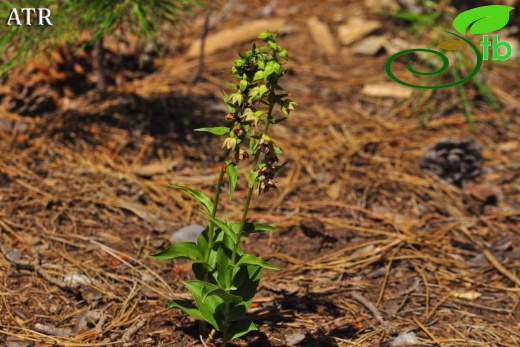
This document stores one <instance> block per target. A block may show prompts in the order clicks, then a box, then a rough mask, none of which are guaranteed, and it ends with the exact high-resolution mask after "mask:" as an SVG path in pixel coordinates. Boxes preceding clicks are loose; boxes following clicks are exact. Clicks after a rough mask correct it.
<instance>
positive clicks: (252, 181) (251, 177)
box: [247, 170, 258, 188]
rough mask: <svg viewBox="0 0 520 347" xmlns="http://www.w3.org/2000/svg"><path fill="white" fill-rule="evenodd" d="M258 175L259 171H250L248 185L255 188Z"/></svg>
mask: <svg viewBox="0 0 520 347" xmlns="http://www.w3.org/2000/svg"><path fill="white" fill-rule="evenodd" d="M257 176H258V171H253V170H251V171H249V178H248V180H247V187H248V188H253V186H254V185H255V182H256V177H257Z"/></svg>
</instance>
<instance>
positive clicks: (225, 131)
mask: <svg viewBox="0 0 520 347" xmlns="http://www.w3.org/2000/svg"><path fill="white" fill-rule="evenodd" d="M195 131H205V132H207V133H212V134H214V135H225V134H229V131H230V130H229V128H228V127H212V128H199V129H195Z"/></svg>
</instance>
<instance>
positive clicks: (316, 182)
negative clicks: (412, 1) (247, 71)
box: [0, 5, 520, 347]
mask: <svg viewBox="0 0 520 347" xmlns="http://www.w3.org/2000/svg"><path fill="white" fill-rule="evenodd" d="M306 6H307V7H305V8H308V7H309V6H308V5H306ZM309 8H311V7H309ZM309 11H310V10H309ZM299 24H300V23H299V22H296V23H295V25H296V26H297V30H296V31H295V32H294V33H292V34H290V36H288V37H287V38H286V39H285V41H286V43H285V42H283V44H284V46H287V48H288V49H289V52H291V54H292V57H294V59H293V60H292V62H291V65H290V66H291V69H292V70H293V71H292V75H291V76H289V78H288V81H287V82H286V83H285V84H284V87H285V88H286V89H287V90H289V91H292V92H293V96H294V99H295V100H297V101H298V102H299V107H298V110H297V112H295V113H294V116H293V117H292V118H291V119H290V120H289V121H288V122H287V123H284V124H283V125H280V126H277V127H274V132H273V138H274V139H275V141H276V142H277V144H278V145H280V146H281V147H282V148H283V149H284V151H285V153H286V158H287V159H288V160H289V165H288V166H287V169H286V170H285V173H284V175H283V177H280V179H279V184H278V185H279V187H280V188H279V190H278V191H276V192H272V193H269V194H267V195H265V196H262V197H260V198H259V199H258V200H256V201H255V202H254V204H253V206H252V207H253V210H252V212H251V214H250V217H251V218H252V219H257V220H262V221H266V222H269V223H272V224H273V225H275V226H277V227H278V228H279V229H280V232H278V233H274V234H269V235H265V236H258V237H251V238H250V239H248V240H247V241H248V242H247V243H246V247H251V248H253V250H256V252H257V253H260V254H261V255H262V256H264V257H269V258H271V259H272V261H274V262H278V263H279V264H281V265H283V266H284V270H283V271H281V272H277V273H273V272H270V273H268V275H267V277H266V278H265V280H264V281H263V283H262V289H261V291H260V292H259V296H258V300H257V301H258V308H257V309H256V311H255V313H254V314H255V317H256V318H255V319H256V320H257V322H258V324H259V325H260V330H261V331H262V332H263V333H264V337H263V339H264V340H265V341H269V344H267V342H265V345H275V346H282V345H285V344H284V343H285V342H284V341H285V339H286V338H287V334H289V333H291V332H295V331H296V332H303V333H304V334H307V335H306V339H305V340H304V342H303V343H302V345H303V346H314V345H319V346H322V345H332V346H387V345H391V341H392V339H393V338H394V337H395V336H396V334H400V333H403V332H407V331H414V332H415V333H416V334H417V336H418V337H419V341H420V343H419V344H416V345H420V346H431V345H436V346H444V347H455V346H464V347H467V346H472V347H473V346H518V345H519V343H520V333H519V332H518V331H520V322H519V302H520V279H519V274H518V271H517V269H518V267H519V264H520V253H519V252H520V238H519V235H520V228H519V221H520V187H519V185H518V179H519V177H520V167H519V166H518V163H519V162H520V151H518V150H517V149H518V148H519V147H516V150H510V148H513V147H514V145H515V144H516V145H517V146H518V145H519V144H520V135H519V134H520V124H519V123H518V117H516V115H517V113H518V109H519V108H518V104H517V103H516V102H515V101H514V100H511V98H508V95H515V93H517V92H518V91H517V89H514V87H513V88H511V89H508V88H510V87H509V86H510V85H511V84H509V83H506V82H507V79H506V77H504V76H502V77H500V76H501V74H503V72H501V71H502V70H497V69H493V70H490V71H492V72H491V73H492V74H493V75H492V76H493V78H495V79H497V82H494V81H493V80H491V82H490V83H491V88H492V90H500V91H502V94H500V92H498V95H499V99H500V101H501V102H502V103H503V110H504V111H503V113H502V114H496V113H494V112H493V111H492V110H491V108H490V107H488V106H486V105H485V103H483V102H482V101H479V100H478V98H477V96H476V95H474V96H473V97H472V102H473V103H474V105H475V108H474V115H473V116H474V119H475V123H476V129H477V130H476V131H473V132H472V131H471V130H470V129H469V127H468V126H467V124H466V121H465V117H464V116H463V111H462V109H461V108H460V107H458V104H457V98H456V94H454V93H449V92H443V93H437V94H433V95H429V96H428V98H419V97H418V96H417V95H416V96H414V98H412V99H411V100H410V101H403V102H400V101H397V100H392V99H383V98H368V97H366V96H362V95H360V94H359V93H358V92H359V90H360V89H361V87H362V85H363V83H364V81H366V80H371V81H382V80H384V79H385V76H383V75H382V72H381V71H382V69H380V70H377V69H374V68H373V67H374V66H383V64H384V61H385V59H386V57H385V56H382V57H370V58H363V59H362V58H359V57H351V58H349V59H345V58H344V57H343V58H342V57H322V56H320V55H319V54H318V53H316V52H311V53H309V54H307V53H308V52H307V51H306V50H305V49H304V47H303V46H304V43H305V42H307V41H308V33H306V32H305V30H304V28H305V26H303V25H301V26H300V25H299ZM282 41H283V40H282ZM248 45H249V43H248ZM232 58H233V52H226V53H219V54H216V55H213V56H211V57H208V59H207V65H206V66H207V72H206V75H205V77H206V81H205V82H202V83H200V84H198V85H197V86H196V88H191V89H190V88H189V87H188V86H187V85H184V84H183V83H182V82H181V81H183V80H185V81H189V76H190V73H191V72H192V71H193V69H194V68H195V66H196V65H194V64H193V62H191V61H182V59H180V58H175V59H172V60H171V61H169V62H166V64H165V66H166V67H165V68H164V69H163V70H162V71H161V72H160V73H158V74H155V75H152V76H149V77H148V78H147V79H144V80H142V81H136V82H134V83H132V84H129V85H127V86H125V87H124V89H121V90H117V91H114V94H113V95H112V97H111V98H110V99H109V100H110V101H105V102H102V101H92V98H91V96H89V95H87V96H85V97H82V98H80V99H78V100H75V101H74V102H73V104H70V105H69V106H68V110H66V111H60V112H58V113H56V114H49V115H46V116H44V117H41V118H34V119H28V118H20V117H18V116H16V115H10V116H9V117H10V118H9V119H12V120H17V121H20V122H23V123H25V124H26V126H27V129H26V130H25V131H23V132H19V133H16V132H12V131H4V132H0V153H2V160H0V206H1V208H0V230H1V234H0V236H1V241H0V245H1V246H2V253H3V256H0V269H1V272H0V302H1V304H0V341H10V342H11V343H13V341H15V340H23V341H25V342H26V344H21V346H55V345H59V346H109V345H123V344H125V343H126V344H128V345H139V346H167V345H170V346H188V345H196V344H197V340H196V339H195V338H194V336H195V335H194V334H193V331H196V327H195V328H194V329H193V327H194V325H193V324H192V322H191V321H190V320H188V319H187V318H186V317H184V316H183V315H182V314H181V313H180V312H177V311H165V310H164V307H165V305H166V303H167V302H168V300H170V299H172V298H175V297H185V296H186V293H185V292H184V291H183V289H182V285H181V283H180V282H181V280H182V279H183V278H185V277H186V276H189V274H188V273H187V271H186V267H183V264H182V263H176V264H175V266H174V267H173V270H174V271H173V272H174V273H172V264H166V263H159V262H153V261H150V260H149V259H147V255H148V254H150V253H152V252H155V251H157V250H159V249H161V248H162V247H164V246H165V245H166V244H167V243H166V242H165V240H166V239H167V238H168V237H169V235H170V233H171V232H172V231H174V230H176V229H177V228H178V227H179V226H181V225H183V224H186V223H193V222H200V221H201V220H202V219H201V216H200V215H199V214H197V206H196V204H194V203H193V201H191V200H190V199H188V198H187V197H186V196H184V195H183V194H181V193H179V192H176V191H172V190H170V189H169V188H168V187H167V185H168V184H171V183H176V184H187V185H190V186H192V187H195V188H198V189H201V190H203V191H205V192H207V193H208V194H210V193H211V189H212V186H213V184H214V183H215V181H216V173H217V171H218V165H219V163H218V160H217V159H218V155H219V144H218V142H216V141H213V140H211V139H209V138H207V137H204V136H198V135H197V136H195V135H190V130H191V128H193V127H195V125H196V124H199V123H200V122H204V120H205V119H208V117H211V116H215V115H217V116H216V117H217V118H216V119H211V118H210V119H209V121H210V122H218V121H220V119H221V118H222V117H223V116H222V115H221V114H220V113H219V112H220V111H219V110H220V109H219V107H220V104H219V102H220V101H219V100H218V98H216V95H218V93H219V89H218V81H219V80H220V79H221V80H227V79H228V77H227V74H228V68H229V62H231V59H232ZM324 61H326V62H327V64H325V65H322V64H323V62H324ZM225 62H227V63H225ZM168 63H169V64H171V65H168ZM168 66H171V68H170V69H169V68H168ZM367 71H369V72H367ZM515 73H516V76H517V77H516V79H515V80H516V81H517V80H518V72H515ZM500 81H506V82H504V84H502V85H501V84H500ZM171 85H174V86H175V90H174V92H172V91H171ZM172 100H173V101H172ZM426 102H428V103H429V105H430V108H431V109H432V110H445V112H440V111H439V112H437V111H435V112H433V113H435V114H436V115H437V116H436V117H433V116H432V118H433V119H430V120H429V122H428V124H427V127H425V128H422V127H421V126H420V124H419V122H418V119H417V118H418V115H419V112H420V111H421V108H422V107H423V105H424V103H426ZM212 110H214V111H212ZM161 112H162V113H164V115H157V114H160V113H161ZM139 113H142V114H144V115H145V117H150V116H154V117H155V116H157V117H158V119H157V118H155V120H154V121H155V122H157V124H158V126H159V130H161V129H160V127H161V124H164V127H165V128H167V126H169V125H167V124H173V125H172V128H170V129H168V130H172V131H170V132H168V131H165V132H161V131H158V130H157V129H155V128H154V127H153V125H151V123H146V124H147V126H148V127H146V126H142V124H144V123H142V119H143V118H139V117H138V114H139ZM440 113H442V114H440ZM132 115H135V119H134V118H132V117H131V116H132ZM183 116H184V117H186V118H187V119H184V118H182V117H183ZM168 117H175V119H168ZM219 117H220V118H219ZM502 118H506V119H507V120H508V121H509V124H508V125H507V126H506V125H505V124H504V123H503V122H502V120H501V119H502ZM140 122H141V123H140ZM161 122H162V123H161ZM276 128H277V129H276ZM154 129H155V130H154ZM179 129H184V130H185V131H186V134H185V135H184V136H178V137H176V138H174V137H173V135H172V133H176V134H178V131H180V130H179ZM444 137H455V138H461V137H465V138H468V137H469V138H472V139H474V140H475V141H476V142H479V143H480V144H482V146H483V149H484V150H483V156H484V169H485V175H484V177H482V179H481V180H482V181H483V182H486V183H487V184H490V185H493V186H496V187H499V188H500V190H501V192H502V196H501V197H500V199H499V201H498V204H497V206H492V205H489V204H485V203H484V202H482V201H479V200H478V199H476V198H474V197H472V196H471V194H470V192H467V191H463V190H461V189H459V188H457V187H454V186H451V185H449V184H448V183H446V182H444V181H442V180H441V179H439V178H438V177H435V176H433V175H432V174H430V173H428V172H425V171H422V170H421V169H419V157H420V156H421V155H422V154H423V153H424V151H425V149H426V147H428V146H430V145H432V144H433V143H435V142H436V141H437V140H438V139H440V138H444ZM154 161H155V162H157V161H159V162H165V161H168V162H171V163H173V164H171V167H170V169H171V170H169V171H168V170H162V172H161V170H159V172H157V173H155V174H154V175H152V176H151V177H141V176H139V175H137V174H135V171H134V169H133V168H135V167H136V166H138V165H142V164H143V163H148V162H154ZM244 186H245V183H244V182H242V185H240V184H239V187H238V189H237V192H236V194H235V195H236V198H235V200H234V201H231V202H226V203H225V206H224V207H223V210H222V213H224V214H226V215H227V216H229V217H230V218H237V217H238V216H239V215H240V214H241V212H240V206H241V205H240V202H241V201H242V200H243V199H244V197H245V196H244V194H245V189H241V188H244ZM313 219H314V220H317V221H318V222H321V223H323V224H322V225H321V226H320V225H319V226H318V229H322V228H323V230H318V231H319V232H320V233H321V235H318V236H316V237H314V238H313V237H310V236H308V235H306V234H305V233H303V232H302V230H301V229H302V227H305V226H306V225H308V224H309V223H311V221H312V220H313ZM327 237H329V239H327ZM331 238H332V239H334V240H335V241H333V242H330V241H328V240H330V239H331ZM87 316H88V318H85V317H87ZM87 321H88V323H87ZM190 327H191V328H190ZM183 328H184V329H185V330H183ZM186 329H188V330H189V329H192V330H189V331H186ZM60 335H61V336H60ZM255 339H260V340H261V338H259V337H256V338H253V339H251V340H250V343H251V345H255V344H254V343H257V345H256V346H261V345H262V344H261V342H254V341H253V340H255ZM239 344H240V345H246V344H247V342H246V341H241V342H240V341H239Z"/></svg>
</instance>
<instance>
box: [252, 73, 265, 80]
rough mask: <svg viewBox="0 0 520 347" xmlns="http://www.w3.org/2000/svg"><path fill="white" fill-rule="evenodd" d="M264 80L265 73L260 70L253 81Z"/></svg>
mask: <svg viewBox="0 0 520 347" xmlns="http://www.w3.org/2000/svg"><path fill="white" fill-rule="evenodd" d="M263 78H264V72H263V71H262V70H258V71H257V72H255V76H254V77H253V81H258V80H261V79H263Z"/></svg>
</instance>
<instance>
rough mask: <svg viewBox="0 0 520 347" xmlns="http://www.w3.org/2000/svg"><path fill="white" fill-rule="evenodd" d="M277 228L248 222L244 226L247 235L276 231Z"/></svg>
mask: <svg viewBox="0 0 520 347" xmlns="http://www.w3.org/2000/svg"><path fill="white" fill-rule="evenodd" d="M275 230H276V228H275V227H272V226H270V225H267V224H262V223H251V222H247V223H246V224H245V226H244V232H245V233H246V234H252V233H258V232H263V231H275Z"/></svg>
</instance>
